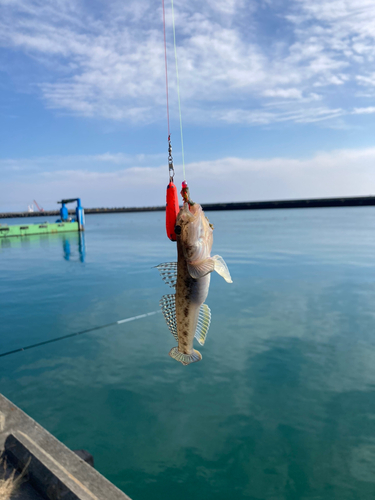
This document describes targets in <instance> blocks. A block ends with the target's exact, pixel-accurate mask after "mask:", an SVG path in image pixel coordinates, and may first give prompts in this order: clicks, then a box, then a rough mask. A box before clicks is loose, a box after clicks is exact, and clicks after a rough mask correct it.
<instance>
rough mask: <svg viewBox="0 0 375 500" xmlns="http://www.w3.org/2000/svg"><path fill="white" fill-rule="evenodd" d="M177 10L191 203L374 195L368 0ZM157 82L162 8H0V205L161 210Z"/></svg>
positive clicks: (91, 4) (372, 28)
mask: <svg viewBox="0 0 375 500" xmlns="http://www.w3.org/2000/svg"><path fill="white" fill-rule="evenodd" d="M166 9H167V10H166V18H167V45H168V64H169V82H170V113H171V129H172V144H173V154H174V159H175V167H176V181H177V182H178V183H179V184H180V182H181V181H182V168H181V144H180V133H179V124H178V108H177V92H176V84H175V82H176V77H175V70H174V60H173V45H172V41H173V38H172V24H171V9H170V5H169V3H168V0H166ZM175 15H176V37H177V51H178V63H179V73H180V86H181V105H182V117H183V125H184V143H185V162H186V177H187V181H188V183H189V185H190V189H191V192H192V196H193V198H194V199H195V200H196V201H198V202H219V201H247V200H266V199H288V198H299V197H322V196H356V195H368V194H375V188H374V187H373V186H374V182H375V173H374V162H375V144H374V132H375V127H374V125H375V121H374V118H375V64H374V58H375V4H374V2H373V0H355V1H354V0H315V1H314V2H312V1H311V0H290V1H289V2H282V1H279V0H272V1H271V0H257V1H246V0H205V1H203V2H202V1H201V0H200V1H197V0H189V1H186V0H183V1H182V0H181V1H178V0H175ZM164 78H165V76H164V47H163V27H162V9H161V0H160V1H159V0H158V1H153V0H137V1H132V0H130V1H125V2H124V1H122V2H120V1H117V0H107V1H101V0H90V1H88V0H86V1H80V0H53V1H52V0H0V90H1V92H0V134H1V135H0V144H1V148H0V171H1V173H2V193H1V196H0V211H11V210H23V209H26V207H27V205H28V204H29V203H31V202H32V200H33V199H34V198H35V199H36V200H37V201H38V202H39V203H40V204H41V205H42V206H44V208H54V207H56V204H55V202H56V201H57V200H58V199H59V198H61V197H72V196H80V197H81V198H82V200H83V203H84V205H85V206H86V207H94V206H146V205H155V204H156V205H161V204H163V203H164V200H165V186H166V183H167V179H168V169H167V141H166V136H167V123H166V108H165V79H164Z"/></svg>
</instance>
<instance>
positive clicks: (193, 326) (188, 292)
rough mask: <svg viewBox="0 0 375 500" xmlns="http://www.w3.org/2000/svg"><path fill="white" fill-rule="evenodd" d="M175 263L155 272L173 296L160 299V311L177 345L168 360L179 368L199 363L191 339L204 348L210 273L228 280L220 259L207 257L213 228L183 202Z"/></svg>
mask: <svg viewBox="0 0 375 500" xmlns="http://www.w3.org/2000/svg"><path fill="white" fill-rule="evenodd" d="M175 233H176V237H177V262H167V263H163V264H159V265H158V266H156V267H157V269H158V270H159V273H160V275H161V277H162V279H163V280H164V282H165V283H166V284H168V285H169V286H171V287H172V288H175V290H176V293H175V294H168V295H164V296H163V297H162V299H161V300H160V307H161V310H162V312H163V315H164V318H165V320H166V323H167V325H168V327H169V329H170V331H171V333H172V335H173V336H174V338H175V339H176V341H177V342H178V346H177V347H173V348H172V349H171V350H170V352H169V356H171V358H173V359H175V360H177V361H179V362H180V363H182V364H183V365H185V366H186V365H189V364H190V363H195V362H197V361H200V360H201V359H202V355H201V353H200V352H199V351H197V350H196V349H194V347H193V341H194V337H195V338H196V339H197V341H198V342H199V344H200V345H202V346H203V345H204V343H205V341H206V336H207V332H208V329H209V327H210V323H211V311H210V308H209V307H208V305H207V304H205V300H206V298H207V295H208V290H209V287H210V279H211V273H212V272H213V271H216V272H217V273H218V274H219V275H220V276H222V277H223V278H224V279H225V281H227V282H228V283H232V278H231V275H230V273H229V270H228V267H227V265H226V263H225V262H224V259H223V258H222V257H220V255H214V256H213V257H211V256H210V254H211V248H212V243H213V226H212V224H210V222H209V220H208V218H207V217H206V216H205V214H204V212H203V209H202V207H201V205H199V203H193V202H192V201H191V200H190V199H186V200H185V202H184V204H183V206H182V208H181V209H180V211H179V213H178V215H177V219H176V225H175Z"/></svg>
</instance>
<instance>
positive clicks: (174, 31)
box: [171, 0, 186, 181]
mask: <svg viewBox="0 0 375 500" xmlns="http://www.w3.org/2000/svg"><path fill="white" fill-rule="evenodd" d="M171 4H172V24H173V44H174V59H175V62H176V76H177V97H178V112H179V115H180V132H181V152H182V171H183V174H184V181H185V180H186V175H185V157H184V138H183V134H182V115H181V101H180V80H179V77H178V64H177V47H176V30H175V25H174V9H173V0H171Z"/></svg>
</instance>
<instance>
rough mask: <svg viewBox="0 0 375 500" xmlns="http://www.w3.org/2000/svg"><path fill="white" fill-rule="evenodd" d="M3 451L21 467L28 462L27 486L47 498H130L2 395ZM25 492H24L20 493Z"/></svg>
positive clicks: (0, 427)
mask: <svg viewBox="0 0 375 500" xmlns="http://www.w3.org/2000/svg"><path fill="white" fill-rule="evenodd" d="M0 450H4V456H5V458H6V460H7V461H8V463H10V464H11V465H12V466H13V467H15V468H17V469H18V470H21V469H23V468H24V467H25V465H26V464H27V463H28V461H29V459H30V463H29V465H28V469H27V470H28V473H27V477H28V481H27V487H28V488H30V486H31V487H32V489H34V490H35V492H36V495H38V494H39V495H40V496H32V497H31V496H30V493H29V494H27V493H26V490H25V495H24V496H22V494H21V496H19V497H17V498H22V499H23V498H44V499H48V500H130V498H129V497H128V496H127V495H125V493H123V492H122V491H120V490H119V489H118V488H116V486H114V485H113V484H112V483H111V482H109V481H108V480H107V479H106V478H105V477H104V476H102V475H101V474H100V473H99V472H98V471H96V470H95V469H94V468H93V467H92V466H91V465H89V464H87V463H86V462H85V461H84V460H83V459H82V458H80V457H79V456H78V455H77V454H76V453H74V452H73V451H71V450H69V449H68V448H67V447H66V446H65V445H64V444H62V443H61V442H60V441H58V440H57V439H56V438H55V437H54V436H52V434H50V433H49V432H48V431H47V430H46V429H44V428H43V427H42V426H41V425H39V424H38V423H37V422H35V420H33V419H32V418H31V417H29V416H28V415H26V413H24V412H23V411H22V410H21V409H20V408H18V407H17V406H16V405H14V404H13V403H12V402H11V401H9V400H8V399H7V398H6V397H5V396H3V395H2V394H0ZM21 493H22V492H21Z"/></svg>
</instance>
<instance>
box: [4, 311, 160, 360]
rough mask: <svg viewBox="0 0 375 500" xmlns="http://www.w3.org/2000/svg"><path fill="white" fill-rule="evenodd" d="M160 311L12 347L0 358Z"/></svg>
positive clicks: (156, 312)
mask: <svg viewBox="0 0 375 500" xmlns="http://www.w3.org/2000/svg"><path fill="white" fill-rule="evenodd" d="M160 312H161V311H152V312H149V313H146V314H140V315H139V316H132V317H131V318H126V319H120V320H119V321H115V322H114V323H108V324H107V325H101V326H95V327H94V328H88V329H87V330H81V331H80V332H75V333H69V334H68V335H63V336H62V337H56V338H54V339H50V340H45V341H44V342H38V343H37V344H31V345H28V346H26V347H20V348H19V349H14V350H13V351H8V352H3V353H2V354H0V358H2V357H3V356H9V355H10V354H15V353H16V352H21V351H26V350H27V349H34V347H40V346H42V345H46V344H52V343H53V342H58V341H59V340H65V339H69V338H71V337H76V336H77V335H82V334H83V333H89V332H94V331H96V330H101V329H102V328H108V327H109V326H115V325H122V324H123V323H130V321H135V320H137V319H142V318H147V317H148V316H153V315H154V314H158V313H160Z"/></svg>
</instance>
